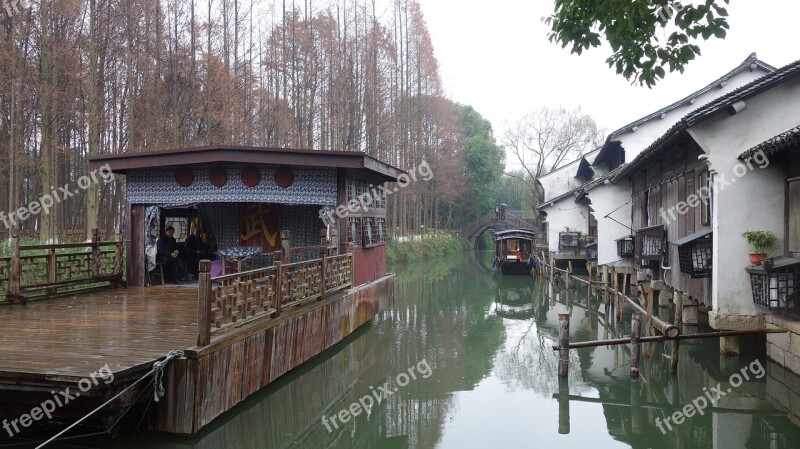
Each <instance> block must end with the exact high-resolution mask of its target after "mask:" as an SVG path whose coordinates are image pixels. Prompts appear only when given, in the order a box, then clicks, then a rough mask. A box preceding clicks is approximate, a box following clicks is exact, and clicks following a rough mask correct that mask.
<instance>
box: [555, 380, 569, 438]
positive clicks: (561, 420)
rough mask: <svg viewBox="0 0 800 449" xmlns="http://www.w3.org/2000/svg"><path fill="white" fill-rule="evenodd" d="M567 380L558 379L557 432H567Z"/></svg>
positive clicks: (565, 433)
mask: <svg viewBox="0 0 800 449" xmlns="http://www.w3.org/2000/svg"><path fill="white" fill-rule="evenodd" d="M569 400H570V395H569V380H567V379H565V378H561V379H558V433H559V434H561V435H567V434H569V427H570V426H569Z"/></svg>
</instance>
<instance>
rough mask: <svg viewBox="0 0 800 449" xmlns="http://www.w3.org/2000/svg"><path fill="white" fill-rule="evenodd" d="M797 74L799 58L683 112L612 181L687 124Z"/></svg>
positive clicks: (654, 152) (657, 150)
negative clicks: (681, 116) (683, 113)
mask: <svg viewBox="0 0 800 449" xmlns="http://www.w3.org/2000/svg"><path fill="white" fill-rule="evenodd" d="M798 75H800V61H795V62H793V63H791V64H788V65H786V66H784V67H781V68H780V69H778V70H776V71H774V72H772V73H770V74H767V75H764V76H762V77H761V78H758V79H756V80H755V81H753V82H751V83H749V84H745V85H744V86H742V87H739V88H738V89H736V90H733V91H731V92H729V93H727V94H725V95H723V96H721V97H719V98H717V99H715V100H713V101H711V102H709V103H707V104H705V105H703V106H701V107H699V108H697V109H695V110H694V111H692V112H690V113H688V114H686V116H684V117H683V118H682V119H680V120H679V121H678V123H676V124H675V125H673V126H672V127H671V128H670V129H669V130H667V132H665V133H664V134H663V135H662V136H661V137H659V138H658V139H656V140H655V142H653V143H652V144H650V146H649V147H647V148H646V149H645V150H644V151H642V152H641V153H640V154H639V155H638V156H636V158H635V159H634V160H632V161H631V162H630V163H629V164H628V166H627V168H626V169H625V170H623V171H622V172H621V173H620V174H619V175H618V176H617V177H616V178H615V179H613V180H612V182H613V181H616V180H617V179H622V178H623V177H624V176H626V175H628V174H629V173H630V172H632V171H634V170H636V169H638V168H640V167H641V166H642V164H644V163H645V162H647V161H648V160H649V159H650V158H652V157H654V156H656V155H657V154H659V153H660V152H661V151H662V150H664V149H665V148H666V147H667V146H669V144H671V143H672V142H674V140H675V139H677V138H678V137H679V136H680V134H681V133H682V132H685V131H686V129H688V128H690V127H691V126H694V125H695V124H697V123H699V122H701V121H703V120H705V119H706V118H708V117H710V116H711V115H713V114H716V113H717V112H719V111H721V110H723V109H726V108H728V107H729V106H731V105H732V104H734V103H736V102H739V101H743V100H747V99H748V98H751V97H753V96H755V95H758V94H759V93H761V92H764V91H766V90H769V89H771V88H773V87H775V86H777V85H779V84H781V83H783V82H785V81H787V80H789V79H792V78H794V77H795V76H798Z"/></svg>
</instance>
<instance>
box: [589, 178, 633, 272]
mask: <svg viewBox="0 0 800 449" xmlns="http://www.w3.org/2000/svg"><path fill="white" fill-rule="evenodd" d="M589 196H590V197H591V199H592V209H594V216H595V218H597V236H598V238H597V264H598V265H606V264H610V263H613V262H616V261H618V260H620V257H619V256H618V255H617V242H616V239H618V238H621V237H625V236H628V235H630V233H631V230H630V228H629V227H627V226H623V225H621V224H619V223H617V222H616V221H614V220H611V218H614V219H615V220H617V221H620V222H622V223H630V222H631V205H630V201H631V186H630V184H629V183H627V182H625V183H620V184H604V185H601V186H597V187H595V188H594V189H592V190H591V191H590V192H589ZM626 203H627V204H626ZM615 209H616V211H615ZM606 215H609V218H604V217H605V216H606Z"/></svg>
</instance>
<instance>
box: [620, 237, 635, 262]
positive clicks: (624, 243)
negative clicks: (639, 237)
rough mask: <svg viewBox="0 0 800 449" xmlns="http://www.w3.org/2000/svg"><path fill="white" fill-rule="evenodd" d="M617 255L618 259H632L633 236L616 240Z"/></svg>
mask: <svg viewBox="0 0 800 449" xmlns="http://www.w3.org/2000/svg"><path fill="white" fill-rule="evenodd" d="M616 242H617V255H618V256H619V257H633V236H632V235H629V236H627V237H623V238H621V239H617V240H616Z"/></svg>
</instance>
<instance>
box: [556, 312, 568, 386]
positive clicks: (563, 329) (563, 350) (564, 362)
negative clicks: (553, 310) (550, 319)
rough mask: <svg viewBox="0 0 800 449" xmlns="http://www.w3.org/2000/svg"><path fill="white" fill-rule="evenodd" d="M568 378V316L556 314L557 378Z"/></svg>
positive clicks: (566, 314)
mask: <svg viewBox="0 0 800 449" xmlns="http://www.w3.org/2000/svg"><path fill="white" fill-rule="evenodd" d="M567 376H569V314H568V313H559V314H558V377H567Z"/></svg>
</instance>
